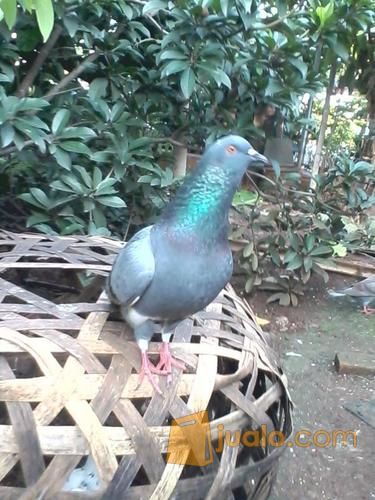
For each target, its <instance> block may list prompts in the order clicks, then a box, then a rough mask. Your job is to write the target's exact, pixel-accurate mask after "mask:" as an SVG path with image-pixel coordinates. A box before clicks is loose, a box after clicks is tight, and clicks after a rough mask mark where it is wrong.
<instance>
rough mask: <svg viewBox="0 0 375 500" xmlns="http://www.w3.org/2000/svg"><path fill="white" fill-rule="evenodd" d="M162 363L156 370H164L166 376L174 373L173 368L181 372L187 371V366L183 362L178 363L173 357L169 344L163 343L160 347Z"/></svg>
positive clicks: (160, 362)
mask: <svg viewBox="0 0 375 500" xmlns="http://www.w3.org/2000/svg"><path fill="white" fill-rule="evenodd" d="M159 354H160V361H159V363H158V364H157V366H156V368H157V369H158V370H161V369H163V372H164V373H165V374H168V373H171V372H172V366H175V367H176V368H180V370H185V368H186V367H185V364H184V363H183V362H182V361H178V360H177V359H175V358H174V357H173V356H172V353H171V351H170V349H169V342H163V343H162V345H161V347H160V351H159Z"/></svg>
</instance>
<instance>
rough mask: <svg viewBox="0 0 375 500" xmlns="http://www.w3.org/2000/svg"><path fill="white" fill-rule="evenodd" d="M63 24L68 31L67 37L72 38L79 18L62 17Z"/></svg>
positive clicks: (71, 16)
mask: <svg viewBox="0 0 375 500" xmlns="http://www.w3.org/2000/svg"><path fill="white" fill-rule="evenodd" d="M63 23H64V25H65V28H66V29H67V30H68V33H69V36H70V37H72V38H73V37H74V36H75V34H76V33H77V30H78V29H79V18H78V16H77V15H73V14H72V15H68V16H64V17H63Z"/></svg>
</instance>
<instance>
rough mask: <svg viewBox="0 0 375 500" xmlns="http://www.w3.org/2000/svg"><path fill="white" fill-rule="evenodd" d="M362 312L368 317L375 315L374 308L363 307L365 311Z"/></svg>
mask: <svg viewBox="0 0 375 500" xmlns="http://www.w3.org/2000/svg"><path fill="white" fill-rule="evenodd" d="M362 312H363V313H364V314H366V316H370V314H374V313H375V309H374V308H373V307H368V306H363V311H362Z"/></svg>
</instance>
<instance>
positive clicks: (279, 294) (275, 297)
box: [267, 292, 285, 304]
mask: <svg viewBox="0 0 375 500" xmlns="http://www.w3.org/2000/svg"><path fill="white" fill-rule="evenodd" d="M283 295H285V294H284V293H283V292H277V293H273V294H272V295H271V296H270V297H268V299H267V304H270V303H271V302H277V301H279V300H280V299H281V297H282V296H283Z"/></svg>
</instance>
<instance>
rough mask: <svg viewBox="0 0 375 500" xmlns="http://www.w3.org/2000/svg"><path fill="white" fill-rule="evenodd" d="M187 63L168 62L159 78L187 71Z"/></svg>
mask: <svg viewBox="0 0 375 500" xmlns="http://www.w3.org/2000/svg"><path fill="white" fill-rule="evenodd" d="M188 65H189V62H188V61H170V62H169V63H168V64H166V65H165V66H164V68H163V70H162V72H161V77H162V78H164V77H166V76H170V75H174V74H175V73H180V72H181V71H184V70H186V69H188Z"/></svg>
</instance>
